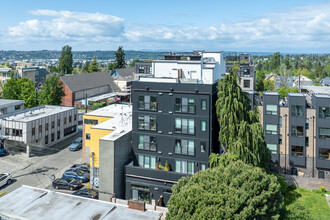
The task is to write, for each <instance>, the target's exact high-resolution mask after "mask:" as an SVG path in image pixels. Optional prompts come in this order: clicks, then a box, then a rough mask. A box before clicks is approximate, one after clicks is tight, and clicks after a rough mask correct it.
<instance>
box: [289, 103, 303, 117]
mask: <svg viewBox="0 0 330 220" xmlns="http://www.w3.org/2000/svg"><path fill="white" fill-rule="evenodd" d="M291 116H296V117H302V116H304V112H303V107H302V106H301V105H292V107H291Z"/></svg>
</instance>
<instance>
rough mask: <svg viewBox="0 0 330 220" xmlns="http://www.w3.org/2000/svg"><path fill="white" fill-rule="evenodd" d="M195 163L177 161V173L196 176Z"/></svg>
mask: <svg viewBox="0 0 330 220" xmlns="http://www.w3.org/2000/svg"><path fill="white" fill-rule="evenodd" d="M194 165H195V164H194V162H190V161H185V160H176V161H175V172H178V173H187V174H194V168H195V167H194Z"/></svg>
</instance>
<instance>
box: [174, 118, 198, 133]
mask: <svg viewBox="0 0 330 220" xmlns="http://www.w3.org/2000/svg"><path fill="white" fill-rule="evenodd" d="M175 133H179V134H181V133H182V134H195V121H194V119H182V118H176V119H175Z"/></svg>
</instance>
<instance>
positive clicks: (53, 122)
mask: <svg viewBox="0 0 330 220" xmlns="http://www.w3.org/2000/svg"><path fill="white" fill-rule="evenodd" d="M54 127H55V121H52V129H53V128H54Z"/></svg>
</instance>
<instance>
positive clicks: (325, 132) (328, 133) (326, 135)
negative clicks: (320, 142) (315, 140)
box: [319, 128, 330, 139]
mask: <svg viewBox="0 0 330 220" xmlns="http://www.w3.org/2000/svg"><path fill="white" fill-rule="evenodd" d="M319 138H322V139H330V128H319Z"/></svg>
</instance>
